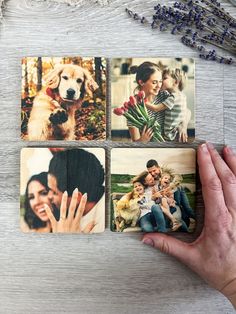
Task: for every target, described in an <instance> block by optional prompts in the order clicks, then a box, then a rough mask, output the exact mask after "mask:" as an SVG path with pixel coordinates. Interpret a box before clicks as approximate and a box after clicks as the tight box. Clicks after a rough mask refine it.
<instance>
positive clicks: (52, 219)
mask: <svg viewBox="0 0 236 314" xmlns="http://www.w3.org/2000/svg"><path fill="white" fill-rule="evenodd" d="M44 208H45V211H46V213H47V216H48V219H49V220H50V222H51V225H52V228H53V227H54V226H55V225H56V224H57V221H56V218H55V217H54V215H53V213H52V210H51V208H50V207H49V206H48V205H47V204H44Z"/></svg>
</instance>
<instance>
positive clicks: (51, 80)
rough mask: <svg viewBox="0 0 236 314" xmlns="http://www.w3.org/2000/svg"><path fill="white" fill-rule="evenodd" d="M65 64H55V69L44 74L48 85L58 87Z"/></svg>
mask: <svg viewBox="0 0 236 314" xmlns="http://www.w3.org/2000/svg"><path fill="white" fill-rule="evenodd" d="M64 67H65V65H64V64H58V65H56V66H55V68H54V69H52V70H51V71H50V72H48V73H47V74H46V75H45V76H44V80H45V82H46V86H48V87H50V88H52V89H54V88H57V87H58V85H59V83H60V74H61V72H62V71H63V69H64Z"/></svg>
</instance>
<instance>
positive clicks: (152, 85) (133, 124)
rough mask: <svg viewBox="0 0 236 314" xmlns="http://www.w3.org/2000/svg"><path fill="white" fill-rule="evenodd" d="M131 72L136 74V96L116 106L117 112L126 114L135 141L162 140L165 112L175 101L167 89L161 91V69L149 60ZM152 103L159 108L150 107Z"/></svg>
mask: <svg viewBox="0 0 236 314" xmlns="http://www.w3.org/2000/svg"><path fill="white" fill-rule="evenodd" d="M130 71H131V73H136V82H137V84H138V85H137V87H136V89H135V92H134V93H135V97H133V96H131V97H130V101H129V102H126V103H124V106H123V107H121V108H116V109H114V113H115V114H117V115H124V116H125V117H126V119H127V121H128V122H127V125H128V127H129V133H130V136H131V139H132V141H134V142H149V141H151V140H152V141H159V142H163V141H164V139H163V137H162V134H163V127H164V115H165V112H164V111H165V109H167V108H169V109H170V110H171V109H172V107H173V105H174V103H173V100H172V97H169V96H170V94H169V93H168V92H166V91H160V89H161V86H162V71H161V69H160V68H159V67H158V65H157V64H155V63H152V62H148V61H146V62H143V63H142V64H140V65H139V66H133V67H131V69H130ZM152 104H158V109H157V110H156V111H153V110H151V109H149V108H148V107H149V105H152Z"/></svg>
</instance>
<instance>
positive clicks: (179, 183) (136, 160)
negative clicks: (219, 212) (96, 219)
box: [111, 148, 196, 233]
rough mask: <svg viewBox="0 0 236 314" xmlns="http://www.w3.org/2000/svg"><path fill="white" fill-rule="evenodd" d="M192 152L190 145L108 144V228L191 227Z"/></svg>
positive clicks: (181, 229) (156, 229)
mask: <svg viewBox="0 0 236 314" xmlns="http://www.w3.org/2000/svg"><path fill="white" fill-rule="evenodd" d="M195 176H196V152H195V150H194V149H191V148H113V149H112V151H111V231H115V232H129V231H143V232H187V233H191V232H193V231H194V229H195V225H196V217H195V191H196V183H195Z"/></svg>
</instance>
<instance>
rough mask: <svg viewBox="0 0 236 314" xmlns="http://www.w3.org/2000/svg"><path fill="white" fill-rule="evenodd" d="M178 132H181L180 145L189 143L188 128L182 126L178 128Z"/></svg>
mask: <svg viewBox="0 0 236 314" xmlns="http://www.w3.org/2000/svg"><path fill="white" fill-rule="evenodd" d="M178 130H179V142H180V143H187V142H188V132H187V127H184V126H183V125H180V126H179V127H178Z"/></svg>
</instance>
